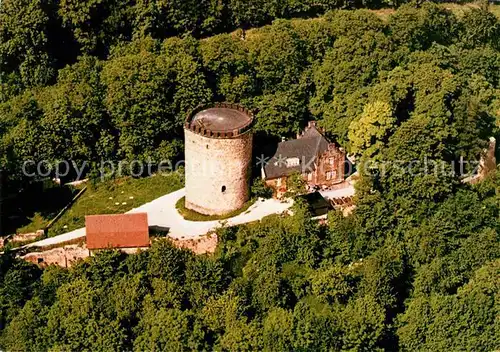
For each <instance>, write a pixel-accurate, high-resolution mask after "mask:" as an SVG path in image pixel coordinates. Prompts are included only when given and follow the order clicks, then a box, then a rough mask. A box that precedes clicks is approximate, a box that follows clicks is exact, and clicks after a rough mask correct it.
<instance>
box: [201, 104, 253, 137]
mask: <svg viewBox="0 0 500 352" xmlns="http://www.w3.org/2000/svg"><path fill="white" fill-rule="evenodd" d="M251 121H252V118H251V117H250V116H248V115H247V114H246V113H245V112H244V111H240V110H236V109H230V108H208V109H205V110H201V111H200V112H199V113H197V114H196V115H194V116H193V120H192V121H191V123H194V124H197V125H198V126H200V127H202V128H205V129H207V130H211V131H214V132H216V131H217V132H219V131H223V132H225V131H232V130H235V129H238V128H241V127H243V126H245V125H246V124H248V123H249V122H251Z"/></svg>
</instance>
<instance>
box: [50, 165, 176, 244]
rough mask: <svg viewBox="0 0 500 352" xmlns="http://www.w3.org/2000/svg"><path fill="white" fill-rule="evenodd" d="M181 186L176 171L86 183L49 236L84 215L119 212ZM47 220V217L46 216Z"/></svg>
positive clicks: (78, 222) (81, 223)
mask: <svg viewBox="0 0 500 352" xmlns="http://www.w3.org/2000/svg"><path fill="white" fill-rule="evenodd" d="M182 187H183V181H182V178H181V176H180V175H179V174H177V173H171V174H162V175H154V176H151V177H145V178H139V179H134V178H131V177H124V178H120V179H116V180H110V181H105V182H102V183H98V184H97V185H96V186H92V185H90V184H89V185H88V188H87V191H86V192H85V193H84V194H83V195H82V196H81V197H80V198H79V199H78V200H77V201H76V202H75V203H74V204H73V205H72V206H71V208H70V209H68V210H67V211H66V212H65V213H64V215H63V216H62V217H61V218H60V219H59V220H58V221H56V223H55V224H54V225H53V226H52V227H51V228H50V229H49V233H48V235H49V237H50V236H55V235H59V234H62V233H65V232H68V231H71V230H75V229H77V228H80V227H84V226H85V215H93V214H118V213H124V212H126V211H129V210H131V209H133V208H137V207H138V206H140V205H142V204H144V203H148V202H150V201H152V200H154V199H156V198H158V197H161V196H163V195H165V194H167V193H170V192H173V191H176V190H178V189H180V188H182ZM47 220H49V219H47Z"/></svg>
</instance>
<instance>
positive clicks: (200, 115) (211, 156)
mask: <svg viewBox="0 0 500 352" xmlns="http://www.w3.org/2000/svg"><path fill="white" fill-rule="evenodd" d="M252 122H253V115H252V113H251V112H250V111H248V110H247V109H245V108H244V107H242V106H240V105H237V104H226V103H216V104H214V105H212V106H209V107H200V108H197V109H196V110H194V111H193V112H191V113H190V114H189V116H188V117H187V119H186V123H185V125H184V137H185V154H186V155H185V161H186V203H185V206H186V208H188V209H192V210H194V211H197V212H198V213H201V214H206V215H222V214H226V213H229V212H231V211H233V210H237V209H239V208H240V207H241V206H243V204H244V203H245V202H246V201H247V200H248V198H249V178H250V172H251V160H252V131H251V126H252Z"/></svg>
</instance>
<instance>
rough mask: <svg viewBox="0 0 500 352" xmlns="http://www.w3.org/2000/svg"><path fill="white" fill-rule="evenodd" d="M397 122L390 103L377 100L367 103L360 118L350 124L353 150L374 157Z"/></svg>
mask: <svg viewBox="0 0 500 352" xmlns="http://www.w3.org/2000/svg"><path fill="white" fill-rule="evenodd" d="M395 123H396V119H395V118H394V116H393V114H392V109H391V107H390V105H389V104H388V103H386V102H383V101H375V102H373V103H369V104H367V105H365V108H364V109H363V114H362V115H361V117H360V118H359V120H354V121H353V122H351V125H350V126H349V140H350V142H351V151H352V152H353V153H355V154H358V155H365V156H367V157H371V158H373V157H374V156H376V154H377V153H378V152H379V151H380V149H381V148H382V146H383V145H384V144H385V143H386V141H387V138H388V135H389V134H390V133H391V131H393V130H394V128H395Z"/></svg>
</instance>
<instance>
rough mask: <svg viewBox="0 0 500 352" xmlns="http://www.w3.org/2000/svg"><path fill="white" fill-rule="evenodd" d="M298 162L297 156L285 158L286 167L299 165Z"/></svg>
mask: <svg viewBox="0 0 500 352" xmlns="http://www.w3.org/2000/svg"><path fill="white" fill-rule="evenodd" d="M299 164H300V160H299V158H288V159H286V167H294V166H299Z"/></svg>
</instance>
